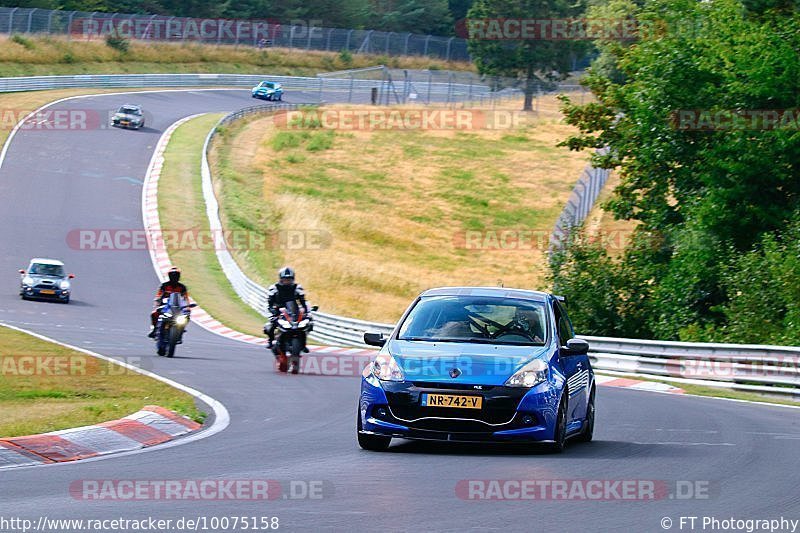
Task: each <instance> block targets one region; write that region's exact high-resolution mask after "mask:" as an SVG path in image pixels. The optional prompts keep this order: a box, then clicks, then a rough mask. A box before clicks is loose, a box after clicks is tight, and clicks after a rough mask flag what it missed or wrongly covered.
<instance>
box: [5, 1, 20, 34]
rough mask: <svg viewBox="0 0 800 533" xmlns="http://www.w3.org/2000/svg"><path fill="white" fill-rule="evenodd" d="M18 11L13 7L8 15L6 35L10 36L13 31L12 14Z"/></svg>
mask: <svg viewBox="0 0 800 533" xmlns="http://www.w3.org/2000/svg"><path fill="white" fill-rule="evenodd" d="M17 9H19V8H18V7H15V8H14V9H12V10H11V13H9V14H8V34H9V35H11V32H12V30H13V29H14V12H15V11H16V10H17Z"/></svg>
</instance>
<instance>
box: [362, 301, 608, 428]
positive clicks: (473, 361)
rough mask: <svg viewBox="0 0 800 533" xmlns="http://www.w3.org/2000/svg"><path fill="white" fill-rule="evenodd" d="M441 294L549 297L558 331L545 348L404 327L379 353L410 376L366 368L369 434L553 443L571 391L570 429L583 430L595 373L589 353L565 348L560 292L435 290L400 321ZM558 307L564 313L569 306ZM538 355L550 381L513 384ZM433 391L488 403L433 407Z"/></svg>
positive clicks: (551, 317)
mask: <svg viewBox="0 0 800 533" xmlns="http://www.w3.org/2000/svg"><path fill="white" fill-rule="evenodd" d="M441 294H445V295H448V296H452V295H456V296H458V295H465V296H466V295H468V296H476V295H477V296H486V297H491V298H515V299H518V298H522V299H525V298H530V299H533V300H535V301H539V302H544V303H545V304H546V306H547V316H548V319H549V320H550V322H551V323H550V324H548V331H549V332H550V333H551V334H550V335H549V338H548V340H547V342H546V343H545V345H544V346H534V345H527V346H518V345H500V344H483V343H470V342H432V341H417V340H398V338H397V336H398V332H397V329H396V330H395V332H394V333H393V334H392V336H391V337H390V339H389V340H388V342H387V343H386V344H385V345H384V346H383V348H382V349H381V351H380V352H379V357H383V358H385V359H387V360H388V358H390V357H391V358H392V359H393V360H394V362H395V363H396V364H397V365H398V366H399V367H400V368H401V369H402V371H403V381H381V380H379V379H378V378H377V377H375V376H374V375H372V374H371V373H369V372H365V375H364V377H362V382H361V395H360V400H359V417H360V424H361V431H362V433H365V434H375V435H386V436H392V437H398V438H406V439H430V440H447V441H551V440H554V437H555V431H556V422H557V414H558V406H559V403H560V401H561V398H562V395H563V394H564V393H565V391H568V398H567V409H566V416H567V420H566V424H567V433H568V434H572V435H574V434H577V433H580V432H581V431H583V429H584V427H585V423H586V417H587V407H588V401H589V396H590V393H591V390H592V389H593V387H594V373H593V371H592V369H591V364H590V362H589V357H588V355H569V356H564V355H563V354H562V347H561V342H560V340H559V336H558V334H557V333H556V331H557V327H558V326H557V324H556V323H555V321H556V313H557V312H558V311H557V307H558V306H559V305H560V304H558V303H557V302H556V298H555V297H553V296H551V295H547V294H544V293H537V292H533V291H522V290H514V289H495V288H487V289H474V288H457V289H450V288H447V289H434V290H432V291H427V292H426V293H423V294H422V295H421V296H420V298H418V299H417V300H416V301H415V302H414V303H413V304H412V305H411V306H410V307H409V310H408V311H406V313H405V314H404V316H403V318H402V319H401V321H400V322H399V323H400V324H402V323H403V321H404V320H405V318H406V317H407V316H408V314H409V312H410V311H411V309H413V307H414V305H416V303H417V302H419V301H420V299H421V298H424V297H426V296H430V295H441ZM558 309H561V310H562V312H563V308H561V307H558ZM567 320H568V319H567ZM570 330H571V326H570ZM536 359H540V360H542V361H543V362H545V363H547V368H548V371H547V378H546V380H545V381H543V382H541V383H539V384H537V385H535V386H533V387H531V388H523V387H509V386H506V385H505V384H506V382H507V381H508V379H509V378H510V377H511V376H512V375H514V374H515V373H516V372H518V371H519V370H520V369H522V368H523V367H524V366H526V365H528V364H530V363H531V362H532V361H534V360H536ZM453 369H458V371H459V372H455V371H453ZM451 372H452V373H451ZM455 374H457V375H455ZM432 393H433V394H457V395H466V396H473V395H478V396H481V397H482V398H483V400H482V402H483V404H482V405H483V407H482V408H481V409H453V408H446V407H431V406H429V405H425V404H424V402H423V399H424V398H426V396H425V395H426V394H432Z"/></svg>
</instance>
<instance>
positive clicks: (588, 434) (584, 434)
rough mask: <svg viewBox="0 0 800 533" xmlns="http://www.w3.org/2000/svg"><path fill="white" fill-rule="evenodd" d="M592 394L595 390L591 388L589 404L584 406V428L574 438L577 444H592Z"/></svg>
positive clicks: (593, 409)
mask: <svg viewBox="0 0 800 533" xmlns="http://www.w3.org/2000/svg"><path fill="white" fill-rule="evenodd" d="M594 392H595V388H594V387H592V392H591V393H590V394H589V403H588V404H587V406H586V427H584V428H583V431H581V434H580V435H578V436H577V437H575V440H576V441H577V442H592V439H593V438H594V420H595V416H596V409H595V400H594Z"/></svg>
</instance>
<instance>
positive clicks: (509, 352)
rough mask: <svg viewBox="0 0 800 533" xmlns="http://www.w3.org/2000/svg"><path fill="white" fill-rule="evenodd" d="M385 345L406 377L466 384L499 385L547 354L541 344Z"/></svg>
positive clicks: (394, 343) (434, 343) (400, 342)
mask: <svg viewBox="0 0 800 533" xmlns="http://www.w3.org/2000/svg"><path fill="white" fill-rule="evenodd" d="M387 348H388V350H389V353H391V354H392V356H393V357H394V360H395V361H396V362H397V364H398V365H399V366H400V368H401V369H402V370H403V373H404V375H405V379H406V380H407V381H427V382H436V383H442V382H444V383H458V384H468V385H503V384H504V383H505V382H506V381H507V380H508V378H510V377H511V376H512V375H513V374H514V373H515V372H517V371H518V370H519V369H520V368H522V367H523V366H525V365H526V364H527V363H529V362H530V361H532V360H534V359H537V358H544V357H545V355H546V354H547V347H545V346H505V345H491V344H475V343H460V342H427V341H401V340H393V341H390V342H389V344H388V346H387ZM453 369H458V372H455V371H454V370H453ZM453 374H455V375H456V377H453Z"/></svg>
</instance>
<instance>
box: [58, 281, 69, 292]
mask: <svg viewBox="0 0 800 533" xmlns="http://www.w3.org/2000/svg"><path fill="white" fill-rule="evenodd" d="M60 287H61V290H62V291H68V290H69V281H67V280H64V281H62V282H61V285H60Z"/></svg>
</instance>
